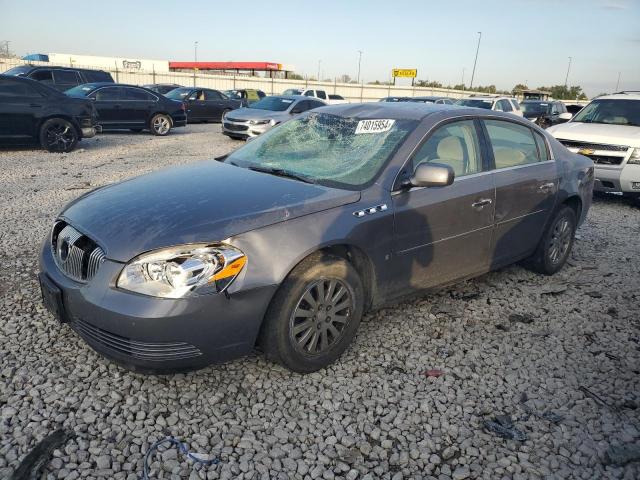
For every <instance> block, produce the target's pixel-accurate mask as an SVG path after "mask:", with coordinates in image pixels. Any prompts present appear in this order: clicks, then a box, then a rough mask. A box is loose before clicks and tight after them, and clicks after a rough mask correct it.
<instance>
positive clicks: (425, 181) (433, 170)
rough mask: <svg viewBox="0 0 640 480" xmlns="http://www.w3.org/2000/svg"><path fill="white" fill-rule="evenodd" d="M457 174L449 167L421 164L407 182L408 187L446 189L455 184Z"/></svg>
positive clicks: (441, 164)
mask: <svg viewBox="0 0 640 480" xmlns="http://www.w3.org/2000/svg"><path fill="white" fill-rule="evenodd" d="M454 177H455V173H454V172H453V168H451V167H450V166H449V165H445V164H443V163H436V162H428V163H421V164H420V165H418V167H417V168H416V169H415V171H414V172H413V175H412V176H411V178H410V179H409V181H408V182H407V185H406V186H407V187H446V186H447V185H451V184H452V183H453V179H454Z"/></svg>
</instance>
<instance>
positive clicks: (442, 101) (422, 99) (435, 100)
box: [409, 96, 453, 105]
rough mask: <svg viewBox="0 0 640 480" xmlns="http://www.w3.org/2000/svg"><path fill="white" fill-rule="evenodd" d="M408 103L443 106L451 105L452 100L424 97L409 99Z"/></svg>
mask: <svg viewBox="0 0 640 480" xmlns="http://www.w3.org/2000/svg"><path fill="white" fill-rule="evenodd" d="M409 101H410V102H416V103H437V104H443V105H453V100H452V99H450V98H448V97H438V96H426V97H411V98H409Z"/></svg>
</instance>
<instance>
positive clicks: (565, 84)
mask: <svg viewBox="0 0 640 480" xmlns="http://www.w3.org/2000/svg"><path fill="white" fill-rule="evenodd" d="M569 70H571V57H569V66H568V67H567V76H566V77H564V88H567V82H568V81H569Z"/></svg>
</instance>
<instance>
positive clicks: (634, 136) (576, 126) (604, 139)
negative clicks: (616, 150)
mask: <svg viewBox="0 0 640 480" xmlns="http://www.w3.org/2000/svg"><path fill="white" fill-rule="evenodd" d="M547 132H549V133H550V134H551V135H553V136H554V137H555V138H558V139H563V140H574V141H581V142H591V143H605V144H612V145H628V146H632V147H640V127H632V126H629V125H610V124H602V123H583V122H568V123H563V124H561V125H555V126H553V127H550V128H548V129H547Z"/></svg>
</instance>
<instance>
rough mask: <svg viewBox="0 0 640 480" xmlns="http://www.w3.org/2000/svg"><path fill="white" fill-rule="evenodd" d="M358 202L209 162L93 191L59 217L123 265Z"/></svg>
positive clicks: (348, 194) (352, 196) (355, 195)
mask: <svg viewBox="0 0 640 480" xmlns="http://www.w3.org/2000/svg"><path fill="white" fill-rule="evenodd" d="M359 198H360V192H353V191H348V190H339V189H334V188H329V187H323V186H321V185H313V184H308V183H304V182H300V181H297V180H293V179H289V178H283V177H276V176H274V175H270V174H266V173H261V172H254V171H251V170H247V169H244V168H240V167H234V166H232V165H228V164H224V163H220V162H216V161H213V160H210V161H204V162H198V163H194V164H190V165H186V166H182V167H174V168H170V169H165V170H161V171H158V172H155V173H151V174H148V175H143V176H140V177H136V178H133V179H131V180H127V181H124V182H121V183H117V184H113V185H109V186H106V187H102V188H99V189H96V190H94V191H92V192H89V193H87V194H85V195H84V196H82V197H80V198H78V199H77V200H75V201H74V202H72V203H71V204H69V205H68V206H67V207H66V208H65V210H64V211H63V212H62V214H61V215H60V217H61V218H62V219H64V220H65V221H66V222H68V223H70V224H71V225H73V226H74V227H75V228H76V229H78V230H79V231H81V232H82V233H84V234H85V235H87V236H89V237H90V238H92V239H93V240H95V241H96V242H97V243H98V244H99V245H100V246H101V247H102V248H103V249H104V250H105V254H106V256H107V258H109V259H111V260H115V261H119V262H127V261H129V260H131V259H132V258H133V257H135V256H137V255H139V254H140V253H143V252H146V251H149V250H153V249H156V248H162V247H168V246H172V245H179V244H183V243H196V242H215V241H222V240H225V239H226V238H229V237H231V236H234V235H238V234H240V233H243V232H247V231H250V230H254V229H257V228H260V227H264V226H267V225H271V224H274V223H278V222H282V221H285V220H289V219H292V218H296V217H300V216H302V215H307V214H310V213H315V212H319V211H322V210H326V209H329V208H334V207H338V206H341V205H345V204H348V203H352V202H356V201H358V200H359Z"/></svg>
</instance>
